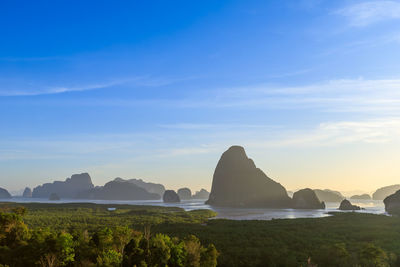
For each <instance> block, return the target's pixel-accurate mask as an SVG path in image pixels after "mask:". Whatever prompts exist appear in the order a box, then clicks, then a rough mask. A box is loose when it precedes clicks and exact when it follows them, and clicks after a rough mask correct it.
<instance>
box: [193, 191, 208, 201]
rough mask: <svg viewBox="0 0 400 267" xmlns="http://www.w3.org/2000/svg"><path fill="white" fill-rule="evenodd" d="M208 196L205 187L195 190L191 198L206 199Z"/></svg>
mask: <svg viewBox="0 0 400 267" xmlns="http://www.w3.org/2000/svg"><path fill="white" fill-rule="evenodd" d="M209 197H210V193H209V192H208V191H207V190H205V189H201V190H200V191H197V192H196V193H195V194H194V195H193V196H192V198H193V199H208V198H209Z"/></svg>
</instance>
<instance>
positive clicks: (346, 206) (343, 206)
mask: <svg viewBox="0 0 400 267" xmlns="http://www.w3.org/2000/svg"><path fill="white" fill-rule="evenodd" d="M360 209H361V208H360V207H359V206H357V205H353V204H351V202H350V201H348V200H347V199H343V201H342V202H340V206H339V210H360Z"/></svg>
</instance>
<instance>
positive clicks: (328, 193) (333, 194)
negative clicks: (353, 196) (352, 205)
mask: <svg viewBox="0 0 400 267" xmlns="http://www.w3.org/2000/svg"><path fill="white" fill-rule="evenodd" d="M314 192H315V194H316V195H317V197H318V199H319V200H320V201H324V202H340V201H342V200H343V199H344V196H343V195H342V194H341V193H340V192H338V191H333V190H329V189H324V190H321V189H314Z"/></svg>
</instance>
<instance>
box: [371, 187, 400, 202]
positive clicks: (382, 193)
mask: <svg viewBox="0 0 400 267" xmlns="http://www.w3.org/2000/svg"><path fill="white" fill-rule="evenodd" d="M398 190H400V184H395V185H389V186H385V187H382V188H379V189H378V190H376V191H375V193H373V194H372V199H375V200H383V199H385V198H386V197H387V196H390V195H393V194H394V193H396V192H397V191H398Z"/></svg>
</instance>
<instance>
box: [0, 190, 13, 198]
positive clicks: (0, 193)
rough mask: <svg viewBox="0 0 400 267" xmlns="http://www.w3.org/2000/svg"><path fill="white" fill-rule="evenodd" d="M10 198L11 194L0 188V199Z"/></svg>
mask: <svg viewBox="0 0 400 267" xmlns="http://www.w3.org/2000/svg"><path fill="white" fill-rule="evenodd" d="M7 198H11V194H10V193H9V192H8V191H7V190H6V189H4V188H1V187H0V199H7Z"/></svg>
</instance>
